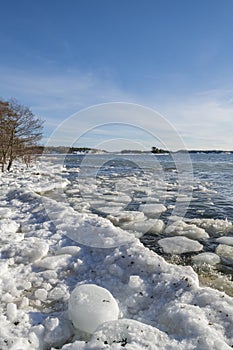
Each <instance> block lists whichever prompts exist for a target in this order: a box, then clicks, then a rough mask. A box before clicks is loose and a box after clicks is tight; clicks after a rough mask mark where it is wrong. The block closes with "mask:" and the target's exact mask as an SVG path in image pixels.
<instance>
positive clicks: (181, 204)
mask: <svg viewBox="0 0 233 350" xmlns="http://www.w3.org/2000/svg"><path fill="white" fill-rule="evenodd" d="M56 159H57V162H60V163H62V164H63V166H64V167H65V168H66V170H67V171H66V172H65V173H64V175H63V176H64V177H66V178H67V179H68V180H69V185H68V186H67V187H66V189H65V190H64V194H65V196H66V197H67V199H68V201H69V203H70V205H71V206H73V208H74V209H75V210H77V211H79V212H84V213H85V212H87V213H90V212H91V213H94V214H96V215H99V216H102V217H106V218H111V217H119V216H121V215H123V214H124V215H123V217H124V220H125V221H127V213H128V214H129V220H131V219H130V217H131V214H137V213H139V214H140V212H143V213H144V215H145V220H151V219H152V220H162V221H163V223H164V224H165V225H166V226H168V225H170V224H172V223H174V222H177V221H184V222H186V223H188V224H193V225H196V226H198V227H201V228H204V229H205V230H206V231H207V232H208V234H209V238H208V239H206V238H205V239H202V238H201V239H199V242H200V243H201V244H202V245H203V250H202V253H203V252H211V253H216V248H217V246H218V245H219V242H218V241H217V239H218V238H219V237H223V236H224V237H233V226H232V225H231V222H233V154H232V153H226V152H222V153H216V152H213V153H211V152H209V153H204V152H203V153H202V152H198V153H186V152H183V153H182V152H177V153H171V154H150V153H138V154H132V153H128V154H127V153H126V154H122V153H103V154H90V153H87V154H71V155H66V156H63V155H62V156H57V158H56ZM148 209H149V210H148ZM122 213H123V214H122ZM135 218H137V216H135ZM124 220H123V221H122V222H123V224H125V222H124ZM136 220H137V219H136ZM138 220H140V219H138ZM113 222H115V223H116V222H117V225H119V226H120V225H121V223H120V221H119V220H118V221H114V220H113ZM140 227H142V226H140ZM139 237H140V240H141V242H142V243H143V244H144V245H145V246H147V247H148V248H149V249H151V250H154V251H155V252H156V253H157V254H160V255H161V256H163V257H164V258H165V259H166V260H167V261H169V262H170V263H176V264H182V265H191V266H193V268H194V269H195V270H196V271H197V273H198V274H199V276H200V281H201V283H203V285H209V286H211V287H214V288H217V289H220V290H222V289H223V290H224V291H226V292H227V293H228V294H230V295H233V282H232V280H233V256H232V259H231V257H230V258H229V252H228V253H226V256H224V254H223V256H221V262H220V263H218V264H217V265H214V266H213V265H212V266H210V265H208V264H204V265H202V266H201V267H200V265H198V266H196V265H195V264H193V263H192V256H193V255H196V254H198V253H197V252H188V253H183V254H165V253H164V251H163V249H161V246H160V245H159V244H158V241H159V240H160V239H161V238H165V237H167V234H166V231H165V230H164V231H162V232H160V233H159V234H154V233H151V232H150V231H148V232H146V231H145V232H143V233H142V234H141V235H140V232H139ZM229 247H230V249H231V246H229ZM227 249H228V246H227ZM232 249H233V247H232Z"/></svg>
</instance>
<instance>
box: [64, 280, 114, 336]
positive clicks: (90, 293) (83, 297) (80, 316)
mask: <svg viewBox="0 0 233 350" xmlns="http://www.w3.org/2000/svg"><path fill="white" fill-rule="evenodd" d="M68 310H69V317H70V319H71V321H72V323H73V325H74V327H75V328H77V329H79V330H81V331H84V332H86V333H94V331H95V330H96V329H97V327H98V326H99V325H101V324H102V323H104V322H107V321H112V320H117V319H118V316H119V307H118V304H117V301H116V299H115V298H114V297H113V296H112V294H111V293H110V292H109V291H108V290H107V289H105V288H102V287H100V286H97V285H96V284H82V285H80V286H78V287H76V288H75V289H74V290H73V291H72V293H71V295H70V299H69V305H68Z"/></svg>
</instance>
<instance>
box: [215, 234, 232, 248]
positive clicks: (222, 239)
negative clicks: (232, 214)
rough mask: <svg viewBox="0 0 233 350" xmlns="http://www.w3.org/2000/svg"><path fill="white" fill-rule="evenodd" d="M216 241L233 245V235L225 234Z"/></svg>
mask: <svg viewBox="0 0 233 350" xmlns="http://www.w3.org/2000/svg"><path fill="white" fill-rule="evenodd" d="M216 242H218V243H221V244H226V245H231V246H233V237H232V236H231V237H230V236H223V237H219V238H217V239H216Z"/></svg>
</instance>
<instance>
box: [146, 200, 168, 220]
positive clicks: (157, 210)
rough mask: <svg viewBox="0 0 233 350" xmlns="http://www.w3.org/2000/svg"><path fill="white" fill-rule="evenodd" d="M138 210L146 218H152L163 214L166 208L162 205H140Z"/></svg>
mask: <svg viewBox="0 0 233 350" xmlns="http://www.w3.org/2000/svg"><path fill="white" fill-rule="evenodd" d="M140 210H141V211H142V212H143V213H144V214H145V215H146V216H148V217H151V218H154V217H156V216H157V215H158V214H161V213H163V212H164V211H166V210H167V208H166V207H165V206H164V205H163V204H159V203H158V204H141V205H140Z"/></svg>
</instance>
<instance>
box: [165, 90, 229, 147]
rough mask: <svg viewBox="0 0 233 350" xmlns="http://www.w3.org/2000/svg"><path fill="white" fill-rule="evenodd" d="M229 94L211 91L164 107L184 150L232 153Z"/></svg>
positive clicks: (227, 91)
mask: <svg viewBox="0 0 233 350" xmlns="http://www.w3.org/2000/svg"><path fill="white" fill-rule="evenodd" d="M231 96H232V91H231V90H212V91H208V92H204V93H200V94H197V95H195V96H192V97H189V98H187V97H186V98H184V99H183V100H181V99H179V100H178V99H177V100H176V101H172V102H171V103H169V104H168V105H166V106H164V108H163V111H164V113H165V115H166V116H167V117H168V118H169V119H171V120H172V121H173V124H174V125H175V127H176V129H177V130H178V132H179V133H180V135H181V137H182V138H183V139H184V141H185V143H186V145H187V148H189V149H190V148H196V149H225V150H232V149H233V143H232V130H233V104H232V103H231Z"/></svg>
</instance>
